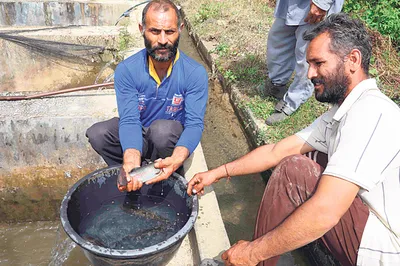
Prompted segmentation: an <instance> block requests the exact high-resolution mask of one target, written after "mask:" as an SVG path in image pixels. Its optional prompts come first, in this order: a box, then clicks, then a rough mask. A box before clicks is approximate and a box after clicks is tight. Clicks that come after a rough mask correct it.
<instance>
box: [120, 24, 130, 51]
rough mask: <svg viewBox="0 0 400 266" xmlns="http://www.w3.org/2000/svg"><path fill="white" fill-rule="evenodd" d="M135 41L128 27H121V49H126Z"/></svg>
mask: <svg viewBox="0 0 400 266" xmlns="http://www.w3.org/2000/svg"><path fill="white" fill-rule="evenodd" d="M132 41H133V38H132V36H131V34H130V33H129V31H128V29H127V27H123V28H121V30H120V32H119V47H118V48H119V50H120V51H125V50H127V49H128V48H129V46H130V45H131V43H132Z"/></svg>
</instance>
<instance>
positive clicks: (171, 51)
mask: <svg viewBox="0 0 400 266" xmlns="http://www.w3.org/2000/svg"><path fill="white" fill-rule="evenodd" d="M144 45H145V46H146V50H147V53H148V54H149V55H150V56H151V57H152V58H153V59H154V60H156V61H158V62H168V61H169V60H171V59H172V58H174V57H175V55H176V53H177V51H178V45H179V37H178V39H176V41H175V42H174V43H173V44H165V45H155V46H153V47H152V46H151V43H150V41H149V40H148V39H147V38H146V36H144ZM163 48H166V49H167V50H168V52H167V53H166V54H165V55H158V54H157V53H156V51H157V50H158V49H163Z"/></svg>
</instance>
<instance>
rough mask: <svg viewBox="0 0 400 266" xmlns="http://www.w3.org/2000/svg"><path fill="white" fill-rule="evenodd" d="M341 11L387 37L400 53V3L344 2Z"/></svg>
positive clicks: (391, 0) (377, 0)
mask: <svg viewBox="0 0 400 266" xmlns="http://www.w3.org/2000/svg"><path fill="white" fill-rule="evenodd" d="M343 11H344V12H346V13H351V14H352V15H354V16H356V17H358V18H360V19H362V20H363V21H365V22H366V23H367V25H368V26H369V27H371V28H373V29H376V30H378V31H379V32H380V33H381V34H383V35H386V36H389V37H390V39H391V40H392V42H393V44H394V46H395V47H396V48H397V50H398V51H400V1H398V0H346V1H345V5H344V8H343Z"/></svg>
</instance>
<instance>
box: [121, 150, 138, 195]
mask: <svg viewBox="0 0 400 266" xmlns="http://www.w3.org/2000/svg"><path fill="white" fill-rule="evenodd" d="M123 161H124V162H123V164H122V167H121V171H120V173H119V176H118V180H126V185H124V184H121V183H120V182H117V187H118V190H119V191H121V192H122V191H128V192H130V191H135V190H139V189H140V188H141V187H142V186H143V183H142V182H140V181H139V180H138V179H137V178H136V177H132V176H130V175H129V173H130V172H131V171H132V170H133V169H134V168H137V167H140V164H141V155H140V152H139V151H138V150H136V149H126V150H125V152H124V159H123Z"/></svg>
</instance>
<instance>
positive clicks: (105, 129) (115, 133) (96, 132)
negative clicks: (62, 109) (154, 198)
mask: <svg viewBox="0 0 400 266" xmlns="http://www.w3.org/2000/svg"><path fill="white" fill-rule="evenodd" d="M118 124H119V118H118V117H114V118H112V119H110V120H107V121H103V122H99V123H96V124H94V125H92V126H91V127H90V128H88V130H87V131H86V137H87V138H88V140H89V143H90V144H91V145H92V147H93V149H94V150H95V151H96V152H97V153H98V154H99V155H100V156H101V157H102V158H103V159H104V161H105V162H106V163H107V164H108V165H109V166H111V165H118V164H122V158H123V152H122V147H121V143H120V140H119V125H118ZM182 131H183V126H182V124H181V123H180V122H178V121H173V120H163V119H160V120H155V121H154V122H153V123H151V125H150V126H149V127H142V135H143V149H142V160H144V159H149V160H151V161H154V160H156V159H158V158H165V157H168V156H171V154H172V152H173V150H174V148H175V144H176V143H177V142H178V140H179V137H180V136H181V134H182ZM132 137H133V138H134V137H135V136H132Z"/></svg>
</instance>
